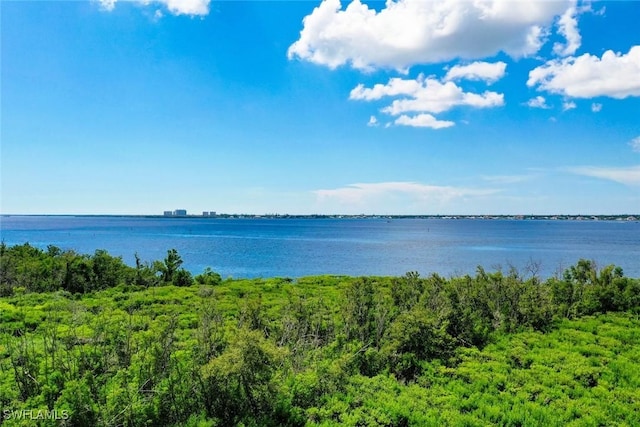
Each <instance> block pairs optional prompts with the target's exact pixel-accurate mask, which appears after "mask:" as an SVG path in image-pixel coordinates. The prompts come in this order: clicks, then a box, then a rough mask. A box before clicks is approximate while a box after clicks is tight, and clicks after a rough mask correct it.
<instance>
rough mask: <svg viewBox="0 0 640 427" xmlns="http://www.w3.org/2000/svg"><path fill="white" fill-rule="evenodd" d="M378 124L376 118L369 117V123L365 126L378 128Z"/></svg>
mask: <svg viewBox="0 0 640 427" xmlns="http://www.w3.org/2000/svg"><path fill="white" fill-rule="evenodd" d="M379 124H380V123H378V119H377V118H376V116H371V117H369V122H367V126H378V125H379Z"/></svg>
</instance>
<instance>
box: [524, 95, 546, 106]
mask: <svg viewBox="0 0 640 427" xmlns="http://www.w3.org/2000/svg"><path fill="white" fill-rule="evenodd" d="M527 105H528V106H529V107H531V108H542V109H548V108H551V107H549V106H548V105H547V100H546V99H544V96H536V97H535V98H531V99H530V100H529V101H527Z"/></svg>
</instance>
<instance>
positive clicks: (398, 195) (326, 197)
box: [314, 181, 499, 209]
mask: <svg viewBox="0 0 640 427" xmlns="http://www.w3.org/2000/svg"><path fill="white" fill-rule="evenodd" d="M497 192H499V190H495V189H477V188H464V187H453V186H438V185H426V184H421V183H417V182H402V181H400V182H378V183H359V184H350V185H347V186H345V187H341V188H335V189H329V190H316V191H314V193H315V195H316V197H317V200H318V201H319V202H337V203H339V204H341V205H342V206H345V207H352V208H359V207H363V206H376V205H379V206H385V204H386V203H389V205H390V206H394V204H393V202H397V201H399V200H402V201H403V202H405V203H409V204H413V205H418V206H429V205H430V204H442V203H447V202H450V201H452V200H454V199H466V198H476V197H483V196H489V195H492V194H495V193H497ZM389 205H387V209H388V206H389Z"/></svg>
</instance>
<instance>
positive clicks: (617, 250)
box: [0, 216, 640, 277]
mask: <svg viewBox="0 0 640 427" xmlns="http://www.w3.org/2000/svg"><path fill="white" fill-rule="evenodd" d="M0 234H1V238H2V240H3V241H4V242H5V243H6V244H7V245H14V244H22V243H25V242H29V243H30V244H31V245H33V246H37V247H40V248H46V247H47V245H55V246H59V247H61V248H63V249H74V250H76V251H77V252H81V253H93V252H94V251H95V250H96V249H106V250H107V251H109V253H111V254H112V255H118V256H122V257H123V259H124V261H125V262H127V263H128V264H130V265H133V264H134V254H135V253H136V252H137V253H138V254H139V255H140V257H141V258H142V259H143V260H145V261H153V260H156V259H163V258H164V257H165V255H166V251H167V249H171V248H175V249H177V250H178V252H179V253H180V254H181V255H182V258H183V260H184V267H186V268H187V269H188V270H190V271H191V272H192V273H196V274H198V273H201V272H202V271H203V270H204V268H205V267H211V268H212V269H213V270H215V271H217V272H219V273H220V274H222V276H223V277H227V276H232V277H275V276H279V277H301V276H308V275H317V274H346V275H402V274H404V273H405V272H407V271H419V272H420V273H421V274H423V275H427V274H429V273H431V272H437V273H439V274H441V275H444V276H450V275H457V274H464V273H473V272H474V271H475V268H476V266H477V265H482V266H483V267H485V269H487V270H495V269H497V268H500V267H502V268H503V269H505V270H506V269H508V266H509V265H513V266H515V267H517V268H519V269H521V270H522V271H524V270H525V267H526V265H527V264H530V263H531V262H535V263H539V265H540V270H539V274H541V275H542V276H544V277H547V276H551V275H553V274H556V273H558V272H559V271H561V270H563V269H564V268H566V267H567V266H569V265H572V264H574V263H575V262H576V261H577V260H578V259H580V258H587V259H592V260H595V261H596V262H597V263H598V265H600V266H603V265H606V264H611V263H613V264H616V265H619V266H621V267H622V268H623V269H624V271H625V274H626V275H628V276H633V277H640V223H638V222H626V221H611V222H609V221H543V220H536V221H533V220H532V221H515V220H513V221H512V220H471V219H468V220H467V219H458V220H446V219H392V220H386V219H215V218H210V219H208V218H207V219H206V218H184V219H180V218H135V217H55V216H40V217H36V216H27V217H24V216H7V217H2V218H1V219H0Z"/></svg>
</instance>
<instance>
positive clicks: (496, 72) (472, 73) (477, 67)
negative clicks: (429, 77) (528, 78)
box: [444, 61, 507, 84]
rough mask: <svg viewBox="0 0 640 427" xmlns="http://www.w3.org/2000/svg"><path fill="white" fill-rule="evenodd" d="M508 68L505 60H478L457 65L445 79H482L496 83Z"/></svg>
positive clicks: (489, 82)
mask: <svg viewBox="0 0 640 427" xmlns="http://www.w3.org/2000/svg"><path fill="white" fill-rule="evenodd" d="M506 69H507V64H505V63H504V62H495V63H490V62H482V61H476V62H473V63H471V64H468V65H456V66H454V67H452V68H451V69H450V70H449V71H448V72H447V75H446V76H445V77H444V80H458V79H466V80H482V81H485V82H487V83H488V84H491V83H494V82H496V81H498V80H500V79H501V78H502V77H503V76H504V73H505V70H506Z"/></svg>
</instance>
